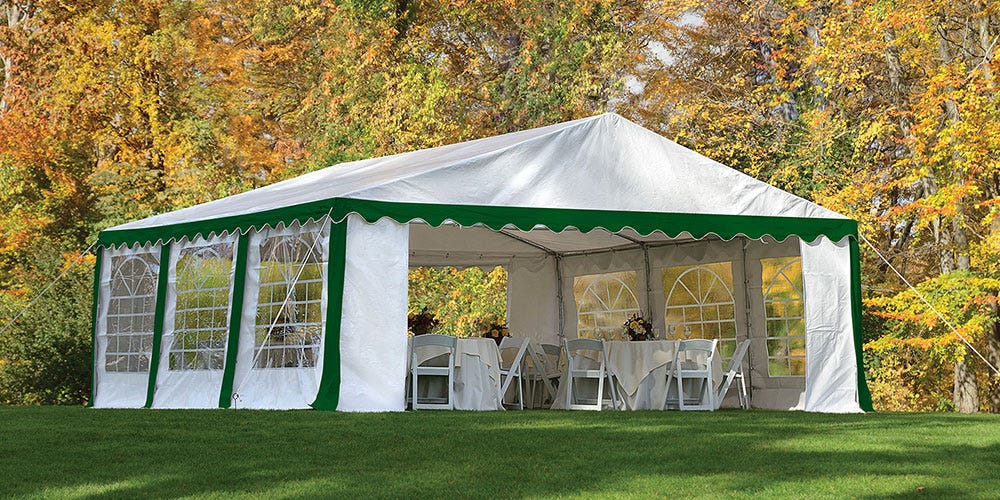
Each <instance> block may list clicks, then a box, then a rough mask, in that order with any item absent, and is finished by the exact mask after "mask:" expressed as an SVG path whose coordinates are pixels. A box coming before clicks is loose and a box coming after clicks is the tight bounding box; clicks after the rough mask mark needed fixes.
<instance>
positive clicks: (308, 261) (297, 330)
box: [254, 228, 327, 368]
mask: <svg viewBox="0 0 1000 500" xmlns="http://www.w3.org/2000/svg"><path fill="white" fill-rule="evenodd" d="M295 229H297V230H294V231H292V233H291V234H289V233H288V232H287V231H288V230H285V231H284V232H278V234H277V235H274V236H269V237H266V238H264V239H263V240H262V242H261V245H260V255H261V262H260V292H259V298H258V302H257V319H256V326H255V336H256V342H255V352H254V357H255V360H256V363H255V365H254V366H255V367H256V368H300V367H314V366H316V360H317V358H318V357H319V349H320V344H321V341H322V335H323V311H322V301H323V275H324V273H325V272H326V271H325V263H324V262H323V244H324V242H325V241H326V239H327V236H325V235H324V234H323V233H324V232H322V231H308V230H306V229H301V228H295Z"/></svg>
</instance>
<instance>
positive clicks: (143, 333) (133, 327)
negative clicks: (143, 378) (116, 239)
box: [104, 251, 160, 373]
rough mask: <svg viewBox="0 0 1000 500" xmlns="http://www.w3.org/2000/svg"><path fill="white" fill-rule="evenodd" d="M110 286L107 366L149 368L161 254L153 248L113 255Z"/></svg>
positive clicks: (125, 369)
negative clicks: (152, 249)
mask: <svg viewBox="0 0 1000 500" xmlns="http://www.w3.org/2000/svg"><path fill="white" fill-rule="evenodd" d="M109 260H110V266H111V282H110V284H109V286H108V305H107V328H106V331H105V333H104V335H105V339H104V340H105V346H106V347H105V351H104V369H105V371H107V372H132V373H134V372H149V365H150V363H149V360H150V356H151V355H152V351H153V320H154V317H155V314H156V284H157V278H158V272H159V265H160V263H159V255H158V254H157V253H155V252H153V251H139V252H132V251H129V252H126V253H124V254H121V255H112V256H111V258H110V259H109Z"/></svg>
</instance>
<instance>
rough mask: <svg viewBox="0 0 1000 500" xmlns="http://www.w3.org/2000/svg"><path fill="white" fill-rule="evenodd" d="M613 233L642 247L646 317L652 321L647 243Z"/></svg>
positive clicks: (651, 292)
mask: <svg viewBox="0 0 1000 500" xmlns="http://www.w3.org/2000/svg"><path fill="white" fill-rule="evenodd" d="M614 235H615V236H617V237H619V238H622V239H625V240H629V241H631V242H632V243H635V244H636V245H639V248H640V249H642V260H643V265H644V266H645V273H646V312H647V313H648V314H649V315H648V317H647V319H648V320H649V321H653V309H652V307H653V285H652V279H651V274H650V273H651V272H652V268H650V266H649V243H647V242H645V241H643V240H640V239H638V238H632V237H631V236H628V235H624V234H619V233H614ZM664 321H666V319H664ZM664 335H666V331H665V330H664Z"/></svg>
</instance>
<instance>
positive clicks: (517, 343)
mask: <svg viewBox="0 0 1000 500" xmlns="http://www.w3.org/2000/svg"><path fill="white" fill-rule="evenodd" d="M527 350H528V339H526V338H520V339H516V338H514V337H504V338H503V340H501V341H500V404H501V405H506V403H504V399H505V398H506V396H507V390H508V389H509V388H510V386H511V383H512V382H513V381H514V380H515V379H516V380H517V409H518V410H523V409H524V391H522V390H521V386H522V382H523V381H524V378H523V375H524V373H523V372H524V370H523V365H524V353H525V352H526V351H527ZM511 351H514V353H515V354H514V355H513V356H511ZM505 353H506V356H505V355H504V354H505ZM506 359H510V360H511V361H510V363H509V364H508V363H507V362H506Z"/></svg>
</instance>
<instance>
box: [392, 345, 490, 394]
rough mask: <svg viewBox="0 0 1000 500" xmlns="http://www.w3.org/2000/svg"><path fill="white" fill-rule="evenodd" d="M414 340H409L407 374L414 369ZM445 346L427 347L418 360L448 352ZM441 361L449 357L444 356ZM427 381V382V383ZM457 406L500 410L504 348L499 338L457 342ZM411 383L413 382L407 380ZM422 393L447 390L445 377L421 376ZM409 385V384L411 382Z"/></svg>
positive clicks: (421, 360) (420, 388)
mask: <svg viewBox="0 0 1000 500" xmlns="http://www.w3.org/2000/svg"><path fill="white" fill-rule="evenodd" d="M411 349H412V340H408V342H407V356H406V360H407V374H409V373H410V367H409V364H410V360H411V359H412V357H411V354H410V353H412V350H411ZM446 352H447V350H446V349H444V348H441V347H425V348H422V349H420V352H419V353H418V362H420V363H423V362H424V361H427V360H429V359H431V358H434V357H436V356H439V355H440V354H441V353H446ZM441 361H447V358H444V359H443V360H441ZM425 381H426V384H427V385H425ZM454 382H455V409H456V410H499V409H501V406H500V396H499V393H500V350H499V349H497V343H496V341H494V340H492V339H484V338H460V339H458V342H457V343H456V346H455V381H454ZM407 384H410V382H409V381H407ZM420 385H421V387H419V388H418V390H419V391H420V393H421V394H428V393H438V392H442V393H443V390H444V388H443V386H442V384H441V377H427V378H426V379H425V378H424V377H421V378H420ZM407 387H409V385H408V386H407Z"/></svg>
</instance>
